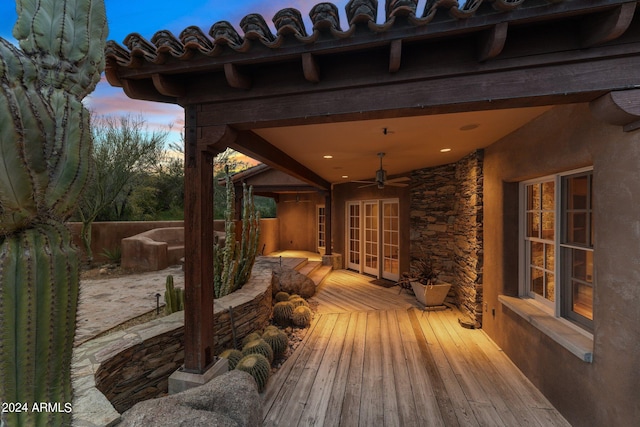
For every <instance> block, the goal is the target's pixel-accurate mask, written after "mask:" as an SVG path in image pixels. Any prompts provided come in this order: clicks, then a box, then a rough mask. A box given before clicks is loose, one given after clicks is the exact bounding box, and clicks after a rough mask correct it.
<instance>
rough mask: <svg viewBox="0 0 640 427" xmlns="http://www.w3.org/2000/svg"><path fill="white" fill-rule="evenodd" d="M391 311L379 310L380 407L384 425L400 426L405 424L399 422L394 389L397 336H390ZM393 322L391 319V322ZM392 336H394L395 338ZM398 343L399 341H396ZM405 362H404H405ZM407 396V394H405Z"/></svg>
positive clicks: (396, 394) (399, 417) (396, 396)
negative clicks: (394, 357) (394, 358)
mask: <svg viewBox="0 0 640 427" xmlns="http://www.w3.org/2000/svg"><path fill="white" fill-rule="evenodd" d="M393 315H394V313H393V312H391V311H381V312H380V341H381V342H380V349H379V350H378V351H381V353H382V354H381V356H382V393H383V399H382V408H383V416H384V425H385V426H386V427H400V426H404V425H406V424H403V423H402V422H401V420H400V419H401V416H400V412H399V408H398V402H399V399H398V393H397V390H396V378H395V377H396V375H395V367H396V365H395V363H394V360H393V345H394V344H392V342H397V337H391V333H390V325H389V317H390V316H393ZM391 323H393V321H392V322H391ZM393 338H396V339H395V340H394V339H393ZM398 344H400V343H398ZM405 363H406V362H405ZM405 396H407V395H405Z"/></svg>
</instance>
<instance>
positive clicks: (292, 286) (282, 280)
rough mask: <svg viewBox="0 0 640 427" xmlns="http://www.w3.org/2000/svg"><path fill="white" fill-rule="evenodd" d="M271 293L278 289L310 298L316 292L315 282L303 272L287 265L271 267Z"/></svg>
mask: <svg viewBox="0 0 640 427" xmlns="http://www.w3.org/2000/svg"><path fill="white" fill-rule="evenodd" d="M272 290H273V295H275V294H277V293H278V292H280V291H283V292H287V293H289V294H298V295H300V296H301V297H302V298H310V297H312V296H313V295H315V293H316V284H315V283H313V280H311V279H310V278H309V277H307V276H305V275H304V274H302V273H300V272H298V271H296V270H294V269H292V268H287V267H276V268H274V269H273V286H272Z"/></svg>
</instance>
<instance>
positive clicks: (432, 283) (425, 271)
mask: <svg viewBox="0 0 640 427" xmlns="http://www.w3.org/2000/svg"><path fill="white" fill-rule="evenodd" d="M409 283H411V289H413V293H414V294H415V295H416V298H417V299H418V302H420V303H421V304H423V305H425V306H427V307H433V306H441V305H443V303H444V300H445V298H446V297H447V294H448V293H449V289H450V288H451V284H450V283H438V272H437V271H436V270H435V269H434V268H433V263H432V262H431V260H430V259H429V258H427V257H426V256H423V257H422V258H419V259H418V260H417V261H416V262H415V264H414V267H413V269H412V270H411V273H410V274H409Z"/></svg>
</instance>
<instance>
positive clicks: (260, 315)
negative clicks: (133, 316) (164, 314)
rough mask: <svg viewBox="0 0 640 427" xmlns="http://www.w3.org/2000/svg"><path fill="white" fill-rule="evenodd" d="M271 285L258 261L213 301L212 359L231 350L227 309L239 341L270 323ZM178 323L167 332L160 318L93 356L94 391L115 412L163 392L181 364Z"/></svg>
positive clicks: (181, 336) (181, 339)
mask: <svg viewBox="0 0 640 427" xmlns="http://www.w3.org/2000/svg"><path fill="white" fill-rule="evenodd" d="M271 285H272V266H271V264H270V263H260V262H259V261H256V264H255V265H254V268H253V270H252V273H251V278H250V279H249V282H247V284H245V285H244V286H243V287H242V288H241V289H239V290H238V291H236V292H234V293H233V294H231V295H227V296H225V297H223V298H219V299H216V300H215V301H214V323H215V330H214V353H215V354H219V353H221V352H222V351H223V350H224V349H226V348H233V332H232V328H231V314H230V309H229V308H230V307H231V308H232V312H233V320H234V325H235V333H236V339H237V340H238V342H241V340H242V338H244V336H245V335H247V334H249V333H251V332H253V331H254V330H256V329H260V328H263V327H264V326H265V325H266V324H267V323H268V321H269V318H270V317H271V302H272V293H271ZM176 314H177V313H176ZM172 316H174V315H172ZM181 320H182V321H181V322H180V325H179V326H175V324H174V326H173V327H171V328H169V329H168V328H167V326H166V322H162V319H158V320H156V321H152V322H149V324H147V325H141V326H142V327H143V328H144V329H143V330H142V332H139V333H129V334H125V335H124V336H123V337H122V339H120V340H117V341H112V342H109V344H108V345H107V346H106V347H105V348H102V349H100V350H99V351H98V352H97V353H96V355H95V357H94V358H95V359H96V360H95V362H97V363H99V367H97V369H96V371H95V384H96V388H97V389H98V390H100V391H101V392H102V393H103V394H104V395H105V396H106V397H107V399H109V401H110V402H111V403H112V405H113V406H114V408H115V409H116V410H117V411H118V412H120V413H122V412H124V411H126V410H127V409H129V408H130V407H132V406H133V405H134V404H136V403H138V402H140V401H143V400H147V399H150V398H154V397H158V396H161V395H163V394H165V393H167V389H168V377H169V375H171V373H173V372H174V371H175V370H176V369H178V368H179V367H180V366H182V364H183V363H184V319H183V318H182V319H181ZM136 330H137V329H136Z"/></svg>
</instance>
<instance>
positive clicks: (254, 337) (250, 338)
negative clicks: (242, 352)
mask: <svg viewBox="0 0 640 427" xmlns="http://www.w3.org/2000/svg"><path fill="white" fill-rule="evenodd" d="M260 338H261V337H260V334H259V333H257V332H251V333H250V334H249V335H247V336H246V337H244V338H243V339H242V346H243V347H244V346H245V345H247V344H249V343H250V342H251V341H255V340H259V339H260Z"/></svg>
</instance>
